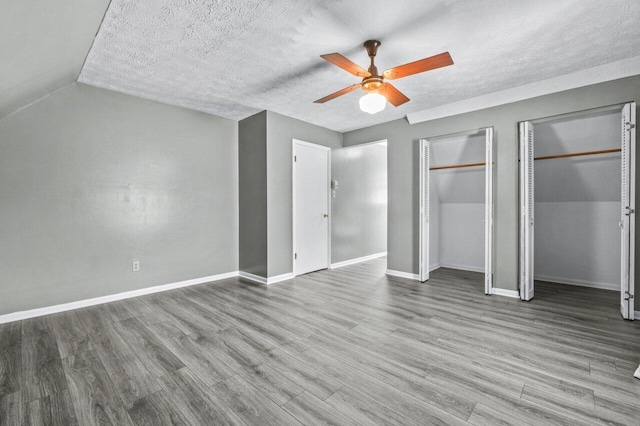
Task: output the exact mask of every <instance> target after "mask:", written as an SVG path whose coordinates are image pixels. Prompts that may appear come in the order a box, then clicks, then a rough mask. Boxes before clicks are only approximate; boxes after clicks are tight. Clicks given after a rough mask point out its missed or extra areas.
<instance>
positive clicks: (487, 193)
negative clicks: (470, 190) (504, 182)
mask: <svg viewBox="0 0 640 426" xmlns="http://www.w3.org/2000/svg"><path fill="white" fill-rule="evenodd" d="M485 161H486V167H485V172H484V173H485V185H484V187H485V188H484V207H485V216H484V274H485V279H484V292H485V294H491V288H492V287H493V128H488V129H487V130H486V159H485Z"/></svg>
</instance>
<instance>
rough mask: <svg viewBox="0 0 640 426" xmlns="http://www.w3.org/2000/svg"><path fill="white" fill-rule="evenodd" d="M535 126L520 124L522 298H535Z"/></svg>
mask: <svg viewBox="0 0 640 426" xmlns="http://www.w3.org/2000/svg"><path fill="white" fill-rule="evenodd" d="M533 183H534V182H533V125H532V124H531V123H530V122H528V121H525V122H523V123H520V298H521V299H522V300H531V299H532V298H533V287H534V280H533V207H534V197H533V187H534V185H533Z"/></svg>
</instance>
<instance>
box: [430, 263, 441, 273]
mask: <svg viewBox="0 0 640 426" xmlns="http://www.w3.org/2000/svg"><path fill="white" fill-rule="evenodd" d="M441 267H442V265H441V264H439V263H436V264H435V265H431V266H429V272H431V271H435V270H436V269H438V268H441Z"/></svg>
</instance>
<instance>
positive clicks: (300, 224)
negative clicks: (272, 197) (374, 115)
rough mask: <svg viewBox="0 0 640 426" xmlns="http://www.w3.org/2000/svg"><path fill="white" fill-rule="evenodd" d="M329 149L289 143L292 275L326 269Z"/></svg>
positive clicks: (300, 142) (327, 255) (299, 142)
mask: <svg viewBox="0 0 640 426" xmlns="http://www.w3.org/2000/svg"><path fill="white" fill-rule="evenodd" d="M330 153H331V151H330V149H329V148H327V147H325V146H321V145H316V144H311V143H308V142H302V141H297V140H294V141H293V155H294V158H293V160H294V162H293V223H294V224H293V253H294V256H293V257H294V259H293V273H294V275H301V274H306V273H308V272H313V271H318V270H320V269H327V268H328V267H329V190H330V189H329V176H330Z"/></svg>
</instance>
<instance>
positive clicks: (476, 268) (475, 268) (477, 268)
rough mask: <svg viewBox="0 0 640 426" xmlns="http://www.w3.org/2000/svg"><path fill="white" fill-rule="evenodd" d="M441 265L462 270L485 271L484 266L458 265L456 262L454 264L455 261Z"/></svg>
mask: <svg viewBox="0 0 640 426" xmlns="http://www.w3.org/2000/svg"><path fill="white" fill-rule="evenodd" d="M440 267H442V268H451V269H458V270H460V271H470V272H482V273H484V266H481V267H477V266H469V265H456V264H453V263H443V264H441V265H440Z"/></svg>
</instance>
